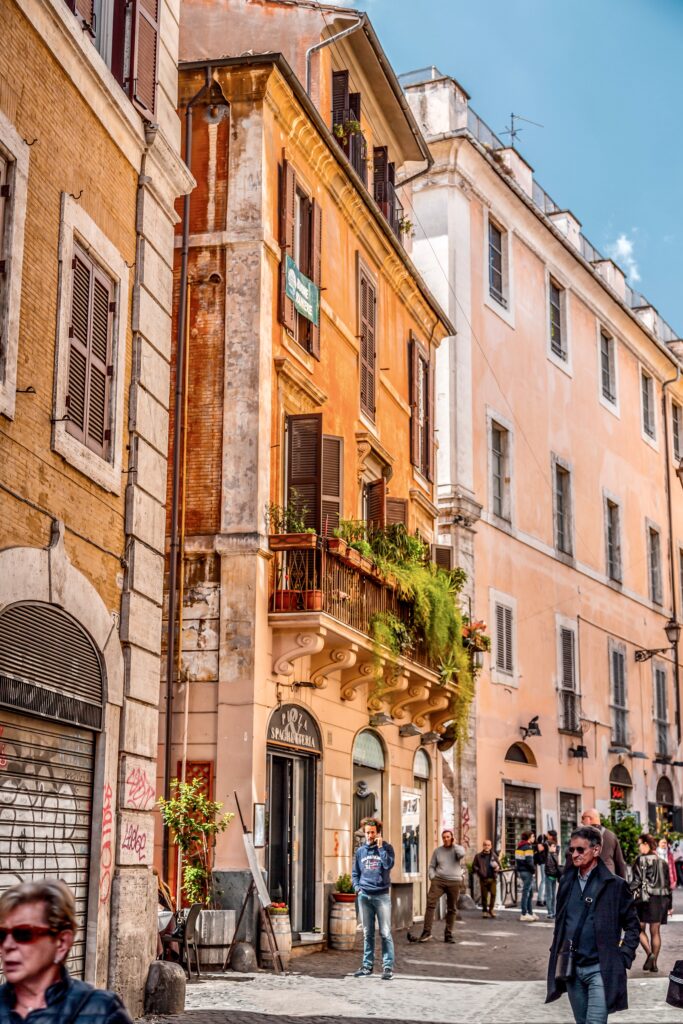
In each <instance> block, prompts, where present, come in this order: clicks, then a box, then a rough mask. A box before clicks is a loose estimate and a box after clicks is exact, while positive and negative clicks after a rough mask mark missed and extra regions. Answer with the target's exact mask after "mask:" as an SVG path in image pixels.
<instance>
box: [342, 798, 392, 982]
mask: <svg viewBox="0 0 683 1024" xmlns="http://www.w3.org/2000/svg"><path fill="white" fill-rule="evenodd" d="M362 824H363V832H364V833H365V842H364V843H363V845H362V846H359V847H358V849H357V850H356V854H355V856H354V858H353V871H352V873H351V881H352V882H353V888H354V889H355V891H356V892H357V893H358V906H359V909H360V917H361V921H362V924H363V963H362V965H361V966H360V968H359V969H358V970H357V971H356V973H355V975H354V977H356V978H367V977H369V976H370V975H371V974H372V969H373V967H374V963H375V918H377V924H378V925H379V934H380V936H381V939H382V979H383V980H384V981H391V979H392V978H393V976H394V940H393V939H392V937H391V891H390V890H391V878H390V877H389V873H390V871H391V869H392V868H393V866H394V848H393V846H391V844H390V843H385V842H384V840H383V839H382V822H381V821H378V820H377V818H366V819H365V820H364V821H363V823H362Z"/></svg>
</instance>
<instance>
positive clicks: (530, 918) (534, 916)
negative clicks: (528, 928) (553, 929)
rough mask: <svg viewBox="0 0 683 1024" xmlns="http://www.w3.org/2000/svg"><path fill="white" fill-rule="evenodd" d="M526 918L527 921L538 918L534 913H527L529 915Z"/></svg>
mask: <svg viewBox="0 0 683 1024" xmlns="http://www.w3.org/2000/svg"><path fill="white" fill-rule="evenodd" d="M527 920H529V921H538V918H537V917H536V915H535V914H529V917H528V919H527Z"/></svg>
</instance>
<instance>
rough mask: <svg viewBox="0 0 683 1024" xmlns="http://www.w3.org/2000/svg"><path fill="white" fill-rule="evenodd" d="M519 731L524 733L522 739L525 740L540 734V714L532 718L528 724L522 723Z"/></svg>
mask: <svg viewBox="0 0 683 1024" xmlns="http://www.w3.org/2000/svg"><path fill="white" fill-rule="evenodd" d="M519 731H520V732H521V734H522V739H523V740H525V739H526V738H527V737H528V736H540V735H541V728H540V726H539V724H538V715H534V717H533V718H532V719H531V720H530V722H529V724H528V725H520V727H519Z"/></svg>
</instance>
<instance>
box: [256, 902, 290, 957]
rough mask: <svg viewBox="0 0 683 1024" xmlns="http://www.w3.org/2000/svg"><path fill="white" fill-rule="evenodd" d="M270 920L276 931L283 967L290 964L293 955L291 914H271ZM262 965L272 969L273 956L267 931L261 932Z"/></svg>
mask: <svg viewBox="0 0 683 1024" xmlns="http://www.w3.org/2000/svg"><path fill="white" fill-rule="evenodd" d="M269 916H270V922H271V924H272V926H273V932H274V933H275V941H276V943H277V948H278V949H279V950H280V953H281V957H280V960H281V962H282V966H283V967H287V965H288V964H289V958H290V956H291V955H292V928H291V925H290V923H289V914H270V915H269ZM261 966H262V967H265V968H268V969H272V968H273V957H272V954H271V952H270V946H269V945H268V936H267V935H266V933H265V931H262V932H261Z"/></svg>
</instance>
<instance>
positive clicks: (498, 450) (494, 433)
mask: <svg viewBox="0 0 683 1024" xmlns="http://www.w3.org/2000/svg"><path fill="white" fill-rule="evenodd" d="M508 448H509V435H508V431H507V430H506V429H505V427H501V426H500V424H498V423H492V424H491V508H492V511H493V514H494V515H495V516H498V517H499V518H500V519H509V518H510V502H509V470H508Z"/></svg>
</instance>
